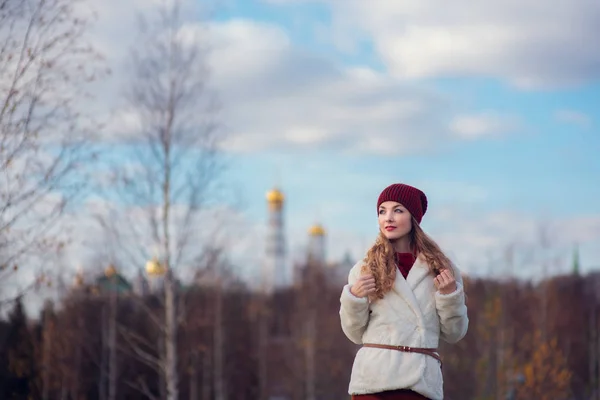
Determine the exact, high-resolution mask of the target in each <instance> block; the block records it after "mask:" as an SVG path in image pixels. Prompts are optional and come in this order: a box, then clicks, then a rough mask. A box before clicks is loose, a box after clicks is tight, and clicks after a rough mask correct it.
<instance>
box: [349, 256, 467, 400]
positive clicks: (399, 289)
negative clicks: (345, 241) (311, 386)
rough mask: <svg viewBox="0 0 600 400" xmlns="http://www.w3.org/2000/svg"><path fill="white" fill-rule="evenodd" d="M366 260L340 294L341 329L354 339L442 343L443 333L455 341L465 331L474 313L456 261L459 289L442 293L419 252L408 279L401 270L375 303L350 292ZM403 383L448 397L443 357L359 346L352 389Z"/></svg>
mask: <svg viewBox="0 0 600 400" xmlns="http://www.w3.org/2000/svg"><path fill="white" fill-rule="evenodd" d="M362 264H363V262H362V261H360V262H358V263H357V264H356V265H354V267H352V269H351V270H350V273H349V276H348V284H347V285H345V286H344V288H343V290H342V294H341V297H340V303H341V305H340V320H341V325H342V330H343V331H344V333H345V335H346V336H347V337H348V339H350V340H351V341H352V342H354V343H356V344H362V343H376V344H388V345H396V346H397V345H403V346H410V347H429V348H437V347H438V344H439V340H440V339H442V340H444V341H446V342H448V343H456V342H458V341H459V340H460V339H462V338H463V337H464V336H465V334H466V333H467V328H468V325H469V319H468V317H467V307H466V305H465V294H464V289H463V280H462V277H461V275H460V271H459V270H458V268H456V267H455V266H453V268H454V276H455V280H456V286H457V289H456V291H454V292H453V293H450V294H446V295H443V294H441V293H440V292H438V291H436V289H435V285H434V283H433V278H434V277H433V275H432V274H431V273H430V272H429V267H428V266H427V264H426V262H425V261H424V260H422V259H420V258H417V260H416V261H415V264H414V265H413V266H412V268H411V270H410V272H409V274H408V276H407V278H406V279H404V277H403V276H402V274H400V273H399V272H398V273H397V274H396V280H395V283H394V286H393V287H392V290H391V291H390V292H388V293H386V295H385V296H384V298H383V299H381V300H377V301H374V302H372V303H371V302H370V301H368V299H367V298H358V297H355V296H354V295H352V293H350V288H351V287H352V285H353V284H354V282H355V281H356V280H357V279H358V277H359V276H360V270H361V267H362ZM400 388H405V389H412V390H414V391H415V392H418V393H421V394H422V395H424V396H425V397H428V398H430V399H443V397H444V396H443V377H442V371H441V368H440V363H439V361H437V360H436V359H435V358H433V357H431V356H429V355H425V354H420V353H406V352H401V351H398V350H388V349H378V348H370V347H363V348H360V349H359V350H358V352H357V353H356V357H355V359H354V364H353V366H352V374H351V377H350V384H349V388H348V393H349V394H351V395H352V394H366V393H376V392H381V391H386V390H394V389H400Z"/></svg>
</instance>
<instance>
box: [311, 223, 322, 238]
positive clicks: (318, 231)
mask: <svg viewBox="0 0 600 400" xmlns="http://www.w3.org/2000/svg"><path fill="white" fill-rule="evenodd" d="M308 234H309V235H310V236H325V229H324V228H323V227H322V226H321V225H320V224H315V225H313V226H311V227H310V229H309V230H308Z"/></svg>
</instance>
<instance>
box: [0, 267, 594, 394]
mask: <svg viewBox="0 0 600 400" xmlns="http://www.w3.org/2000/svg"><path fill="white" fill-rule="evenodd" d="M303 271H304V272H303V273H301V274H299V279H298V282H297V283H296V285H295V286H294V287H292V288H290V289H289V290H285V291H280V292H277V293H275V294H274V295H273V296H272V297H264V296H259V295H258V294H257V293H254V292H252V291H250V290H249V289H248V288H246V287H245V286H244V285H243V284H241V282H236V281H230V283H229V284H228V285H227V286H226V287H224V288H222V292H221V293H220V294H219V292H218V291H217V288H216V287H213V286H211V285H210V284H206V283H204V284H203V285H201V286H200V285H191V286H189V287H185V288H182V289H181V291H180V293H179V300H180V301H181V302H182V304H185V309H186V310H187V312H186V314H185V318H183V319H182V320H181V321H180V327H179V330H178V332H179V339H178V341H179V343H178V349H179V350H178V351H179V373H180V376H181V381H180V398H182V399H198V400H204V399H217V398H226V399H236V400H238V399H239V400H243V399H263V398H265V399H266V398H267V397H268V396H275V395H279V396H283V397H285V398H289V399H298V400H300V399H327V400H329V399H348V395H347V392H346V389H347V384H348V380H349V374H350V369H351V366H352V360H353V356H354V353H355V351H356V350H357V348H358V347H357V346H356V345H354V344H352V343H351V342H350V341H348V340H347V339H346V338H345V337H344V335H343V333H342V331H341V328H340V325H339V316H338V310H339V294H340V289H341V284H343V282H339V281H335V280H334V279H332V278H331V277H330V276H329V275H328V271H327V270H325V269H319V268H316V267H314V266H313V267H305V268H304V269H303ZM465 285H466V290H467V292H468V307H469V317H470V327H469V332H468V334H467V336H466V337H465V338H464V339H463V340H462V341H461V342H459V343H458V344H455V345H448V344H445V343H444V344H442V347H441V352H442V356H443V358H444V377H445V391H446V399H456V400H466V399H541V400H544V399H552V400H560V399H598V395H599V394H600V393H599V392H598V388H599V381H598V378H599V376H600V369H599V355H598V349H599V347H598V341H599V339H600V335H599V332H598V330H599V324H598V322H599V321H600V319H599V318H598V317H599V315H600V314H599V313H600V301H599V299H598V297H597V295H596V293H597V290H596V288H598V287H600V276H599V275H597V274H591V275H588V276H576V275H573V276H571V275H568V276H559V277H554V278H552V279H549V280H547V281H544V282H541V283H539V284H533V283H531V282H522V281H516V280H512V281H506V282H499V281H495V280H486V279H470V278H465ZM219 290H220V289H219ZM220 296H221V297H220ZM219 301H220V302H222V303H220V305H219V303H218V302H219ZM543 305H546V307H547V309H546V310H543V309H542V307H543ZM113 306H115V307H116V313H115V314H111V313H110V312H109V311H110V307H111V303H110V301H109V299H108V297H107V296H106V295H104V294H103V293H96V294H94V293H93V292H81V291H78V290H73V291H72V292H71V293H69V294H68V295H67V296H66V297H65V298H64V300H63V302H62V303H61V304H59V305H58V304H56V305H52V304H47V305H46V307H45V308H44V310H43V311H42V313H41V315H40V316H39V318H36V319H33V320H28V319H27V318H26V316H25V314H24V312H23V308H22V305H21V302H20V300H18V301H17V302H16V303H15V304H14V307H13V309H12V311H10V312H9V313H8V315H7V318H6V320H5V321H3V322H1V323H0V339H1V342H0V344H1V345H2V347H0V398H2V399H21V398H31V399H37V398H39V399H62V398H68V399H81V400H83V399H102V400H106V399H108V392H107V389H106V388H107V381H108V376H109V375H110V368H111V364H110V363H109V357H108V354H109V352H108V350H109V349H107V335H106V328H107V326H108V325H107V324H108V322H109V320H108V319H109V318H110V316H111V315H115V317H116V323H117V326H118V330H117V331H118V333H117V338H116V343H115V346H116V353H115V354H116V362H115V363H113V364H112V368H116V370H117V374H116V376H117V389H116V398H119V399H125V398H126V399H143V398H148V397H147V396H145V395H144V394H143V393H142V392H141V388H143V387H145V388H146V389H147V390H148V391H149V393H152V394H153V395H154V396H155V397H156V398H161V393H163V392H164V387H163V386H164V380H163V379H162V377H161V376H160V375H158V373H157V370H156V369H154V368H152V367H151V365H148V363H147V362H145V360H144V359H142V358H140V357H139V356H138V355H137V354H136V353H135V351H133V349H134V348H133V347H132V346H131V344H132V343H133V342H132V341H133V340H134V338H136V337H139V340H140V341H139V342H138V343H142V342H144V343H147V345H148V347H147V349H146V350H148V351H150V352H154V353H156V354H157V355H158V354H159V353H160V352H161V351H163V350H162V349H161V346H160V341H159V340H158V339H157V338H158V337H159V335H158V332H157V331H156V329H157V326H158V325H156V324H155V323H154V322H153V321H152V319H151V318H152V317H151V315H150V314H149V310H153V312H154V316H155V317H156V318H161V315H162V314H161V312H160V310H161V307H162V305H161V302H160V301H159V299H158V297H154V296H152V295H148V296H146V297H144V298H141V297H140V296H137V295H134V294H132V293H125V294H120V295H119V296H118V299H117V301H116V304H113ZM219 313H220V316H219ZM218 324H220V325H218ZM217 325H218V326H220V330H218V329H216V328H217ZM261 332H262V333H261ZM261 334H262V335H263V336H261ZM219 337H220V339H219ZM261 338H262V339H261Z"/></svg>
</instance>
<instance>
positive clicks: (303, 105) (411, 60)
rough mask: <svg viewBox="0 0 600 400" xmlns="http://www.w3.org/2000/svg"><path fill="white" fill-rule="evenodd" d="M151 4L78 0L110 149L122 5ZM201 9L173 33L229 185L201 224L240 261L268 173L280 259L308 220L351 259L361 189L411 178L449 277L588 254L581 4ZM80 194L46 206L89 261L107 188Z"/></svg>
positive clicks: (593, 178) (592, 225) (257, 238)
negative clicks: (213, 104)
mask: <svg viewBox="0 0 600 400" xmlns="http://www.w3.org/2000/svg"><path fill="white" fill-rule="evenodd" d="M157 2H158V0H153V1H148V0H119V1H117V0H106V1H104V2H102V3H95V4H93V7H94V10H95V11H96V12H97V15H98V21H97V25H96V27H95V28H94V30H93V31H92V32H91V34H90V40H91V41H92V43H93V44H94V46H95V47H96V48H97V49H99V50H100V51H101V52H102V53H103V54H104V56H105V58H106V62H107V63H108V65H109V66H110V68H111V70H112V71H113V73H112V75H111V76H110V78H108V79H107V80H104V81H102V82H101V83H100V84H98V85H97V86H96V87H95V94H96V96H97V97H98V99H99V100H100V101H99V102H98V103H97V104H98V105H97V108H95V109H93V110H90V111H92V112H93V113H95V114H97V115H98V116H99V117H102V118H104V119H105V120H106V121H107V129H106V130H105V131H104V132H103V135H104V137H103V143H104V144H103V145H104V146H107V147H108V148H109V149H110V150H111V152H112V153H113V154H121V155H122V157H125V154H126V152H127V151H126V150H124V148H123V146H122V144H120V143H119V136H118V134H117V133H118V132H122V131H127V129H128V127H131V125H132V124H135V121H132V118H131V114H130V110H128V109H127V108H126V107H124V106H123V105H122V103H121V100H120V99H121V95H122V90H121V89H122V87H123V86H124V84H126V83H127V79H128V78H127V73H126V71H127V61H126V60H127V58H126V56H127V54H128V49H129V48H130V46H132V45H135V42H134V39H133V38H134V37H135V22H136V20H135V18H136V12H138V11H141V12H148V11H151V10H152V8H153V7H154V6H155V4H156V3H157ZM204 5H206V2H192V1H191V0H188V1H187V3H186V5H185V7H186V13H185V15H186V26H185V29H190V30H192V31H195V32H202V35H203V38H205V39H206V44H208V46H209V47H210V53H209V54H208V56H207V63H208V66H209V68H210V71H211V74H210V85H211V87H212V88H213V89H214V91H215V92H216V93H217V95H218V97H219V99H220V103H221V104H222V109H221V114H220V115H221V123H222V126H223V128H224V131H226V132H227V139H226V140H225V142H224V146H223V152H224V155H225V156H226V158H227V160H228V169H227V172H226V173H225V175H224V177H223V182H224V184H226V185H229V187H231V188H232V191H231V193H234V194H232V195H231V199H229V200H230V201H224V203H223V204H221V205H219V207H217V210H216V211H218V212H217V213H216V215H219V216H221V218H212V219H211V221H212V222H210V223H211V224H217V225H221V226H222V227H225V228H224V229H223V234H224V235H225V236H226V237H227V239H223V240H226V241H227V243H229V245H230V246H231V247H232V253H234V254H235V257H234V258H235V259H236V261H237V263H238V265H239V268H240V269H241V273H242V274H244V275H245V276H252V275H253V274H255V272H256V269H257V268H258V265H259V263H260V260H261V258H262V257H263V250H262V249H264V246H265V245H264V237H265V229H266V227H265V224H266V219H267V205H266V200H265V193H266V192H267V191H268V190H270V189H271V188H273V187H275V186H277V187H279V188H280V189H281V190H282V191H283V192H284V194H285V196H286V202H285V209H284V213H285V229H286V232H285V233H286V239H287V243H288V249H289V251H290V257H292V258H297V257H300V256H301V255H302V252H303V251H304V249H305V246H306V244H307V240H308V234H307V230H308V228H309V227H310V226H311V225H312V224H313V223H317V222H318V223H321V224H322V225H323V226H324V227H325V229H326V231H327V238H326V240H327V254H328V259H329V260H330V261H336V260H339V259H340V258H341V257H342V256H343V255H344V254H345V253H346V252H349V253H350V254H351V255H352V257H353V259H354V260H356V261H358V260H359V259H360V258H362V257H363V256H364V253H365V252H366V250H367V249H368V247H369V246H370V245H371V244H372V242H373V240H374V239H375V237H376V234H377V214H376V200H377V197H378V195H379V193H380V192H381V190H383V189H384V188H385V187H386V186H387V185H389V184H392V183H397V182H403V183H407V184H410V185H413V186H416V187H418V188H420V189H422V190H423V191H424V192H425V193H426V195H427V197H428V201H429V208H428V210H427V213H426V214H425V216H424V218H423V221H422V227H423V229H424V230H425V231H426V232H427V233H428V234H430V235H431V236H432V237H433V238H434V240H436V241H437V242H438V243H439V244H440V246H441V247H442V249H443V250H444V251H446V252H447V253H448V254H449V255H450V257H451V258H452V259H453V260H454V261H455V263H456V264H457V265H458V267H459V268H460V269H461V270H462V271H463V272H465V273H467V274H473V275H481V276H493V277H502V276H507V275H509V274H511V275H512V274H515V275H518V276H520V277H524V278H539V277H540V275H541V274H542V270H543V268H542V265H545V266H547V270H548V271H549V272H550V273H564V272H568V271H569V270H570V268H571V267H570V260H571V258H572V254H573V251H574V248H575V247H576V246H577V247H578V248H579V250H580V255H581V265H582V271H583V272H584V273H585V272H590V271H593V270H594V271H595V270H600V246H599V244H600V201H599V200H600V159H599V157H598V156H597V155H598V154H599V153H600V131H599V124H600V53H599V52H598V51H597V48H596V45H595V41H594V40H593V38H595V37H596V36H597V34H598V33H600V32H599V31H600V3H598V2H597V1H592V0H569V1H567V0H556V1H554V2H553V5H552V7H548V6H547V4H546V3H544V2H541V1H539V0H519V1H516V0H504V1H486V2H479V3H477V4H475V3H473V2H468V1H466V0H457V1H455V2H453V5H452V7H448V6H447V5H446V4H445V3H442V2H440V1H434V0H418V1H417V0H405V1H391V0H388V1H383V0H371V1H369V2H365V1H359V0H345V1H339V0H223V1H221V2H219V3H215V2H212V3H211V6H212V7H211V8H210V10H211V12H210V13H201V12H198V10H197V8H196V6H204ZM207 15H208V16H207ZM86 201H87V202H86V205H85V206H84V207H83V208H80V209H78V210H77V211H76V212H74V213H73V214H72V215H69V216H68V218H67V222H66V223H67V224H68V225H69V224H70V226H71V227H72V229H71V230H70V232H75V233H74V237H75V239H76V240H75V241H74V243H73V245H72V247H71V249H70V253H69V254H70V257H71V258H72V259H73V260H71V261H69V262H68V263H70V264H73V265H75V264H82V263H83V264H86V263H88V266H89V265H91V264H90V261H89V260H90V259H91V258H93V256H92V255H90V250H93V247H94V246H95V245H97V243H96V242H98V241H101V240H100V239H98V238H101V237H102V233H101V231H100V230H98V227H97V226H95V225H94V221H93V218H91V215H92V214H93V213H94V212H95V213H97V212H98V210H102V209H104V208H105V207H106V202H108V201H110V200H107V199H102V200H99V199H98V198H97V197H94V196H92V197H91V198H88V199H87V200H86ZM542 237H544V238H546V240H547V242H544V241H543V240H542ZM95 239H98V240H97V241H96V242H95V241H94V240H95ZM94 243H96V244H94ZM544 243H546V244H544ZM510 246H514V249H515V251H516V254H517V256H516V261H515V262H514V263H513V264H512V266H511V267H510V268H509V267H508V266H507V262H506V260H507V258H506V257H507V256H506V254H507V249H508V248H510ZM544 246H545V247H544ZM532 252H533V253H534V254H535V255H534V256H533V258H532V256H531V254H532ZM149 253H150V250H149Z"/></svg>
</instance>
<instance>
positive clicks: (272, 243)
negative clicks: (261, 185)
mask: <svg viewBox="0 0 600 400" xmlns="http://www.w3.org/2000/svg"><path fill="white" fill-rule="evenodd" d="M266 197H267V207H268V213H269V216H268V225H267V237H266V241H267V242H266V249H265V250H266V252H265V253H266V254H265V262H264V269H263V285H264V286H263V289H264V290H265V291H266V292H267V293H271V292H272V291H273V290H274V289H276V288H279V287H285V286H288V285H289V284H290V276H289V275H290V274H289V271H288V268H287V263H286V249H285V234H284V223H283V206H284V202H285V197H284V195H283V193H282V192H281V191H280V190H279V189H277V188H275V189H272V190H270V191H268V192H267V196H266Z"/></svg>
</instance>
